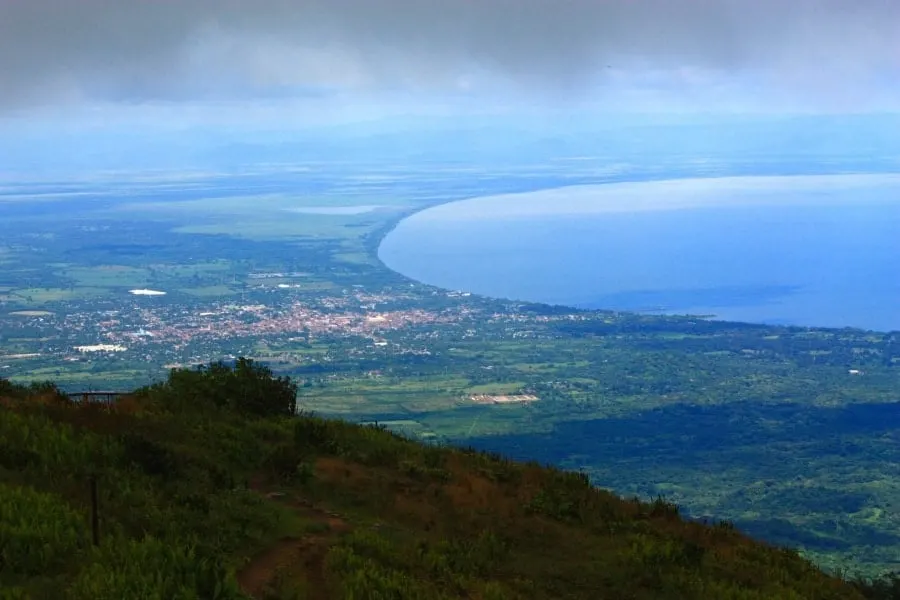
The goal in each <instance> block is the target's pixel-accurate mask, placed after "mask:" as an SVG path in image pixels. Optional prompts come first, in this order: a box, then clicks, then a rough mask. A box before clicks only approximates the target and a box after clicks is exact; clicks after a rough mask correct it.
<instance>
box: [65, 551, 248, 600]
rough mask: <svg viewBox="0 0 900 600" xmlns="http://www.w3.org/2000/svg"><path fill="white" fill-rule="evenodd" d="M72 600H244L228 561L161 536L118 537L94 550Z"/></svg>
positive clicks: (70, 595) (71, 594) (74, 585)
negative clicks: (209, 555) (161, 539)
mask: <svg viewBox="0 0 900 600" xmlns="http://www.w3.org/2000/svg"><path fill="white" fill-rule="evenodd" d="M68 598H69V599H70V600H121V599H122V598H129V599H133V600H201V599H202V600H238V599H241V598H244V596H243V595H242V594H241V593H240V591H239V590H238V588H237V584H236V583H235V581H234V577H233V575H232V574H231V573H230V572H229V571H228V570H227V569H226V568H225V566H224V565H223V563H222V562H221V561H220V560H218V559H216V558H213V557H208V556H203V555H202V554H200V553H198V552H197V551H196V550H195V549H194V548H193V547H190V546H183V545H181V546H179V545H174V544H172V543H171V542H167V543H164V542H162V541H160V540H157V539H155V538H151V537H148V538H144V539H143V540H137V541H136V540H124V539H121V538H119V539H112V540H110V541H109V542H108V543H105V544H104V545H103V546H101V547H100V548H99V549H97V550H96V551H95V552H94V556H93V560H92V562H91V564H90V565H88V566H87V567H86V568H85V569H83V570H82V571H81V572H80V573H79V575H78V577H77V578H76V579H75V581H74V582H73V583H72V586H71V587H70V588H69V591H68Z"/></svg>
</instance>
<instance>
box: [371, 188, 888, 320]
mask: <svg viewBox="0 0 900 600" xmlns="http://www.w3.org/2000/svg"><path fill="white" fill-rule="evenodd" d="M897 231H900V181H898V180H897V178H895V177H892V176H846V177H844V176H828V177H785V178H730V179H721V180H689V181H675V182H653V183H638V184H617V185H611V186H591V187H590V188H571V189H560V190H552V191H545V192H537V193H534V194H517V195H508V196H498V197H491V198H484V199H473V200H467V201H462V202H456V203H451V204H447V205H443V206H439V207H436V208H433V209H428V210H426V211H424V212H422V213H419V214H417V215H413V216H412V217H410V218H409V219H407V220H405V221H403V222H402V223H400V225H398V227H397V228H396V229H395V230H394V231H393V232H392V233H391V234H390V235H388V236H387V238H386V239H385V240H384V242H383V244H382V246H381V248H380V251H379V255H380V257H381V259H382V260H383V261H384V262H385V263H386V264H387V265H388V266H389V267H391V268H393V269H395V270H397V271H399V272H400V273H403V274H405V275H407V276H409V277H411V278H413V279H416V280H419V281H422V282H425V283H429V284H433V285H437V286H440V287H444V288H448V289H453V290H463V291H469V292H473V293H479V294H484V295H488V296H494V297H499V298H510V299H516V300H527V301H536V302H546V303H550V304H564V305H569V306H575V307H581V308H605V309H616V310H632V311H645V312H659V313H675V314H685V313H690V314H700V315H711V316H714V317H715V318H717V319H725V320H738V321H747V322H758V323H771V324H791V325H805V326H824V327H845V326H851V327H862V328H868V329H875V330H881V331H889V330H900V263H898V262H897V260H896V257H897V256H900V236H897V234H896V232H897Z"/></svg>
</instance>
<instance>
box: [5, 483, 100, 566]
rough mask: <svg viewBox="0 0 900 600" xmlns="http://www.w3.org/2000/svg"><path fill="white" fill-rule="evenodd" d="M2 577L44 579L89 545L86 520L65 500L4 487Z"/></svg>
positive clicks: (30, 490)
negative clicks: (10, 574) (15, 576)
mask: <svg viewBox="0 0 900 600" xmlns="http://www.w3.org/2000/svg"><path fill="white" fill-rule="evenodd" d="M0 515H3V518H2V520H0V573H4V572H10V573H15V574H20V575H41V574H46V573H48V572H50V571H54V570H56V569H59V568H61V567H62V566H64V565H65V563H66V562H67V561H69V560H70V559H71V558H72V556H73V555H75V554H77V553H78V552H80V551H81V550H82V549H83V548H84V547H85V546H86V545H87V543H88V542H87V530H88V527H87V522H86V519H85V518H84V517H83V516H82V515H80V514H78V513H77V512H75V511H74V510H72V509H71V508H70V507H69V506H68V505H67V504H66V503H65V502H64V501H63V500H62V499H60V498H58V497H56V496H53V495H51V494H45V493H41V492H37V491H34V490H32V489H29V488H22V487H13V486H7V485H0Z"/></svg>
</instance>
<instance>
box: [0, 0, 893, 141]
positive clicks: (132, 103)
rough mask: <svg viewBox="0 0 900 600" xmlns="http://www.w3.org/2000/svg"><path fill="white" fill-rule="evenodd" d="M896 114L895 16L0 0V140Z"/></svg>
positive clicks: (834, 8)
mask: <svg viewBox="0 0 900 600" xmlns="http://www.w3.org/2000/svg"><path fill="white" fill-rule="evenodd" d="M897 110H900V1H898V0H0V121H2V122H3V123H5V124H6V126H7V127H9V126H11V125H10V124H19V125H21V124H23V123H28V124H30V125H32V126H37V124H40V123H43V124H45V125H46V124H48V123H52V124H53V126H54V127H55V126H61V124H65V125H66V126H67V127H75V128H77V127H95V126H101V125H106V126H114V124H131V125H132V126H138V125H139V126H142V127H154V126H169V127H172V126H190V125H194V124H203V123H206V124H209V123H222V124H227V123H231V124H238V123H244V124H246V123H253V124H258V125H259V126H260V127H265V126H275V125H278V124H292V125H298V126H309V125H321V124H328V123H344V122H354V121H359V120H367V119H375V118H380V117H385V116H403V115H410V114H418V115H426V116H427V115H445V116H453V115H464V114H517V115H523V116H526V115H534V114H560V113H576V112H577V113H579V114H580V113H584V114H594V115H609V114H617V113H624V112H643V113H684V112H695V113H758V112H763V113H797V112H800V113H808V112H837V113H842V112H878V111H897ZM110 124H113V125H110Z"/></svg>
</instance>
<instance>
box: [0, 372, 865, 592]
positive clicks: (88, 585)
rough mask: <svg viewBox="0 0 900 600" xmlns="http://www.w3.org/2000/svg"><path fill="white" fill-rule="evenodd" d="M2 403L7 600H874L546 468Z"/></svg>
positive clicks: (252, 423)
mask: <svg viewBox="0 0 900 600" xmlns="http://www.w3.org/2000/svg"><path fill="white" fill-rule="evenodd" d="M0 396H5V399H4V400H3V402H2V407H0V458H2V460H0V512H2V514H3V515H4V520H3V522H2V523H0V557H2V561H0V590H2V591H0V598H71V599H82V598H84V599H87V598H90V599H92V600H103V599H106V598H109V599H113V598H115V599H119V598H123V597H127V598H135V599H139V598H147V599H151V598H154V599H155V598H166V599H169V598H245V597H247V596H250V597H254V598H284V599H292V598H423V599H429V598H457V597H468V598H484V599H500V598H592V599H595V598H615V599H620V598H634V599H639V598H672V599H677V598H736V599H737V598H740V599H748V600H749V599H761V598H778V599H789V598H810V599H813V598H814V599H818V600H825V599H828V598H835V599H838V598H840V599H852V598H863V597H864V596H863V595H862V594H861V592H860V591H859V590H857V589H855V588H854V587H853V586H851V585H850V584H848V583H845V582H843V581H841V580H838V579H835V578H832V577H829V576H827V575H825V574H823V573H822V572H820V571H818V570H817V569H816V568H815V567H813V566H812V565H811V564H810V563H808V562H807V561H805V560H804V559H802V558H800V557H799V556H798V555H797V554H796V553H794V552H792V551H787V550H782V549H777V548H773V547H768V546H765V545H762V544H759V543H757V542H754V541H752V540H750V539H748V538H746V537H745V536H743V535H741V534H740V533H738V532H736V531H734V530H733V528H731V527H730V526H729V525H728V524H725V523H720V524H717V525H703V524H698V523H691V522H685V521H683V520H682V519H681V518H680V517H679V516H678V514H677V509H676V508H675V507H674V506H672V505H670V504H667V503H665V502H662V501H658V502H656V503H653V504H646V503H641V502H638V501H629V500H623V499H620V498H617V497H615V496H613V495H612V494H610V493H608V492H605V491H603V490H599V489H596V488H592V487H590V486H589V485H588V483H587V481H586V479H585V478H584V477H583V476H581V475H578V474H573V473H564V472H562V471H558V470H554V469H549V468H544V467H541V466H538V465H536V464H519V463H514V462H511V461H507V460H504V459H502V458H500V457H497V456H489V455H486V454H482V453H477V452H468V451H465V450H461V449H449V448H434V447H428V446H423V445H421V444H419V443H416V442H412V441H408V440H405V439H402V438H399V437H397V436H396V435H394V434H391V433H389V432H387V431H384V430H382V429H380V428H376V427H361V426H357V425H351V424H348V423H345V422H340V421H328V420H324V419H319V418H315V417H311V416H302V417H299V418H274V417H273V418H250V417H246V416H241V415H239V414H237V413H235V412H231V411H216V412H210V411H197V412H191V413H184V412H179V413H178V414H174V413H173V412H172V411H166V410H162V409H161V408H160V407H159V405H158V404H157V403H155V402H154V401H153V399H152V397H148V396H146V395H145V396H135V397H132V398H127V399H124V400H123V401H121V402H120V403H119V404H118V405H117V406H116V407H115V408H114V409H112V410H109V409H107V408H105V407H102V406H97V405H94V406H81V407H79V406H77V405H73V404H71V403H69V402H67V401H66V400H65V399H63V398H59V397H58V396H56V395H55V394H54V393H53V391H52V390H37V391H35V390H24V389H23V388H17V387H15V386H11V385H8V384H6V383H5V382H3V381H2V380H0ZM91 476H96V477H97V478H98V482H99V485H98V488H99V492H100V494H99V496H100V507H101V534H102V535H101V538H102V539H101V542H102V543H101V545H100V546H99V547H96V548H95V547H92V545H91V543H90V542H91V540H90V537H91V536H90V520H89V513H90V511H89V506H90V504H89V489H90V488H89V480H90V477H91Z"/></svg>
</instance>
